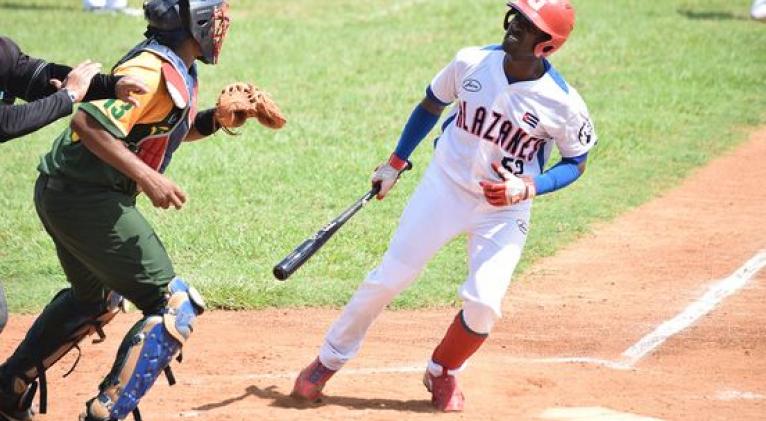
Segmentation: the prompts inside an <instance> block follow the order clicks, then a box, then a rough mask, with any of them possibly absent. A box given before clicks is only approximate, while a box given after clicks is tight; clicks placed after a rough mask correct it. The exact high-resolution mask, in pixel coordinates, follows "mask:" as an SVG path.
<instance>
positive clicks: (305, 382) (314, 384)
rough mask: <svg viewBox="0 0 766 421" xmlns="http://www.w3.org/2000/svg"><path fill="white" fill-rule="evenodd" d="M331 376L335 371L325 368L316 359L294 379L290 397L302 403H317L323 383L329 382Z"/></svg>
mask: <svg viewBox="0 0 766 421" xmlns="http://www.w3.org/2000/svg"><path fill="white" fill-rule="evenodd" d="M333 374H335V371H334V370H330V369H329V368H327V367H325V366H324V365H323V364H322V363H321V362H320V361H319V357H317V358H316V359H315V360H314V361H313V362H312V363H311V364H309V365H308V367H306V368H304V369H303V371H301V373H300V374H299V375H298V378H297V379H295V385H294V386H293V391H292V393H290V396H292V397H293V398H295V399H299V400H303V401H310V402H315V401H318V400H319V399H320V398H321V397H322V389H323V388H324V385H325V383H327V381H328V380H330V377H332V375H333Z"/></svg>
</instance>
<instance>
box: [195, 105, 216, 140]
mask: <svg viewBox="0 0 766 421" xmlns="http://www.w3.org/2000/svg"><path fill="white" fill-rule="evenodd" d="M194 128H196V129H197V132H199V134H201V135H202V136H210V135H211V134H213V133H215V132H217V131H218V129H220V126H219V125H218V124H215V108H208V109H207V110H204V111H200V112H199V113H197V116H196V117H194Z"/></svg>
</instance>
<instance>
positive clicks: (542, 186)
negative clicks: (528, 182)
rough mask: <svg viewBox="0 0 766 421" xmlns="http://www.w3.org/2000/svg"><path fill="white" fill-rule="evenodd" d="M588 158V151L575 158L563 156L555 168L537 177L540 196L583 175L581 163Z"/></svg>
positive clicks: (536, 188) (536, 182) (560, 187)
mask: <svg viewBox="0 0 766 421" xmlns="http://www.w3.org/2000/svg"><path fill="white" fill-rule="evenodd" d="M587 159H588V154H587V153H586V154H584V155H580V156H577V157H574V158H563V159H562V160H561V161H559V163H558V164H556V165H554V166H553V168H551V169H549V170H548V171H545V172H544V173H542V174H540V175H538V176H537V177H535V180H534V181H535V190H536V194H537V195H538V196H539V195H541V194H546V193H550V192H554V191H556V190H559V189H563V188H564V187H566V186H568V185H570V184H572V183H573V182H574V181H575V180H577V179H578V178H580V175H582V173H581V172H580V168H579V165H580V164H581V163H583V162H585V161H586V160H587Z"/></svg>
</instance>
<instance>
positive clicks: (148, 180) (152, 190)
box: [137, 171, 186, 209]
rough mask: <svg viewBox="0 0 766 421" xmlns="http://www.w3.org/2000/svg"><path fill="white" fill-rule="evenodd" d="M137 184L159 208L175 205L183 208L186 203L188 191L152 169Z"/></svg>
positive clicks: (177, 207)
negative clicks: (185, 191)
mask: <svg viewBox="0 0 766 421" xmlns="http://www.w3.org/2000/svg"><path fill="white" fill-rule="evenodd" d="M137 184H138V188H139V189H140V190H141V191H142V192H144V193H145V194H146V196H148V197H149V200H151V201H152V204H153V205H154V206H155V207H157V208H162V209H168V208H170V207H171V206H173V207H174V208H176V209H181V208H182V207H183V205H184V203H186V193H184V191H183V190H181V188H180V187H178V185H177V184H176V183H174V182H172V181H171V180H170V179H169V178H167V177H165V176H164V175H162V174H160V173H158V172H156V171H150V172H149V173H148V174H147V176H145V177H143V178H142V179H141V180H138V181H137Z"/></svg>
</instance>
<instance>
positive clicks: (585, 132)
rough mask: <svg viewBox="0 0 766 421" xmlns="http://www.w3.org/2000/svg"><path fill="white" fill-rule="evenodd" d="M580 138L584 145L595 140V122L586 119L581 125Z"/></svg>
mask: <svg viewBox="0 0 766 421" xmlns="http://www.w3.org/2000/svg"><path fill="white" fill-rule="evenodd" d="M579 138H580V143H581V144H582V145H583V146H586V145H589V144H590V142H592V141H593V124H592V123H591V122H590V120H585V122H584V123H583V124H582V127H580V132H579Z"/></svg>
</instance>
